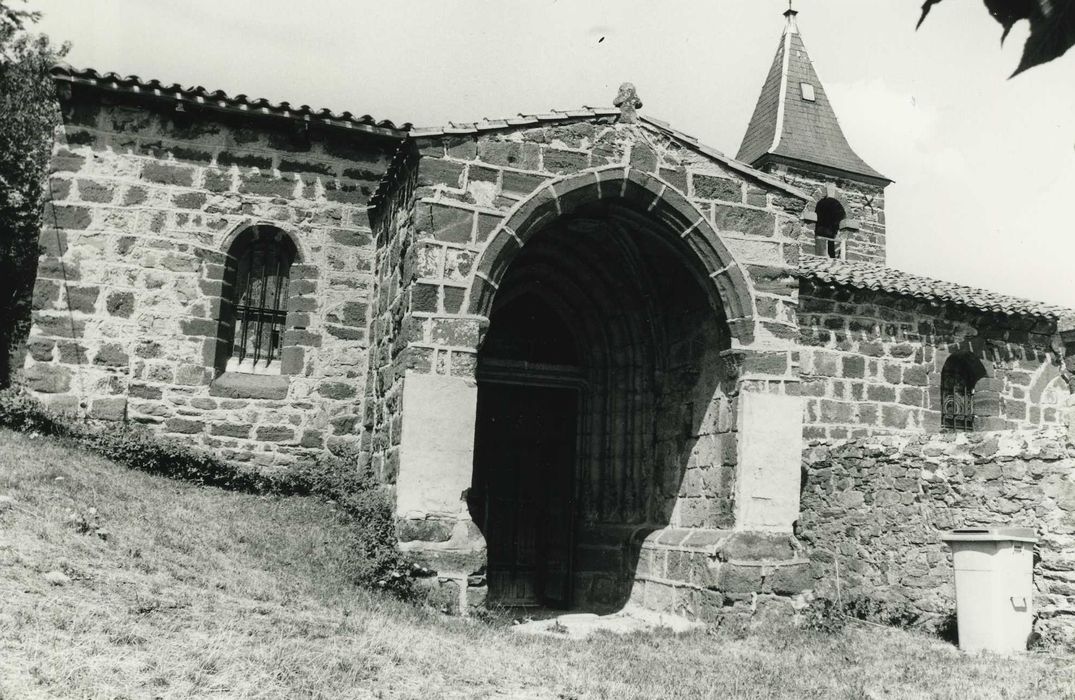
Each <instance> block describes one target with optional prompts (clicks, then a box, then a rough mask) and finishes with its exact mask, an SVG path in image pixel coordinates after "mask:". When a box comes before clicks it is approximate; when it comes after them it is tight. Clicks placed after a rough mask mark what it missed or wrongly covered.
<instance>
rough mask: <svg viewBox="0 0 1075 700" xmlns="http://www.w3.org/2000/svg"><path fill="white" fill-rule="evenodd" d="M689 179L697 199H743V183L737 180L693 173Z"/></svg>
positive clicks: (727, 200)
mask: <svg viewBox="0 0 1075 700" xmlns="http://www.w3.org/2000/svg"><path fill="white" fill-rule="evenodd" d="M691 181H692V182H693V184H694V193H693V196H695V197H697V198H699V199H722V200H724V201H726V202H742V201H743V185H742V183H740V182H738V181H737V180H731V179H728V178H724V177H713V176H712V175H702V174H701V173H694V174H693V175H692V177H691ZM767 235H771V234H767Z"/></svg>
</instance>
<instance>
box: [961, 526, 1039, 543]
mask: <svg viewBox="0 0 1075 700" xmlns="http://www.w3.org/2000/svg"><path fill="white" fill-rule="evenodd" d="M941 541H942V542H1037V541H1038V537H1037V531H1036V530H1035V529H1034V528H1032V527H1008V526H1004V525H987V526H983V527H964V528H960V529H958V530H951V531H949V532H946V533H944V534H943V535H941Z"/></svg>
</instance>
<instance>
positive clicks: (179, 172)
mask: <svg viewBox="0 0 1075 700" xmlns="http://www.w3.org/2000/svg"><path fill="white" fill-rule="evenodd" d="M142 179H143V180H149V181H150V182H157V183H160V184H162V185H177V186H179V187H190V186H191V185H193V184H194V169H193V168H189V167H185V166H181V165H168V164H166V163H161V162H158V161H149V162H147V163H146V164H145V165H144V166H143V167H142Z"/></svg>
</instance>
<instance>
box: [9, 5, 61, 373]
mask: <svg viewBox="0 0 1075 700" xmlns="http://www.w3.org/2000/svg"><path fill="white" fill-rule="evenodd" d="M37 18H38V14H37V13H35V12H29V11H26V10H23V9H18V8H16V7H13V6H11V4H10V3H9V2H5V0H0V386H4V385H6V384H7V383H8V382H9V381H10V374H11V365H12V362H11V358H12V355H13V354H14V353H15V352H16V349H17V348H18V346H19V345H20V344H21V341H22V340H23V339H24V338H25V336H26V333H27V332H28V330H29V314H30V301H31V298H32V295H33V285H34V277H35V276H36V272H37V255H38V248H37V240H38V233H39V230H40V220H41V211H42V207H43V206H44V202H45V199H46V197H45V176H46V173H47V168H48V163H49V157H50V154H51V149H52V133H53V129H54V127H55V125H56V123H57V120H58V113H57V108H56V101H55V91H54V88H53V84H52V80H51V78H50V77H49V71H50V69H51V68H52V66H53V65H54V64H55V63H56V61H57V60H59V58H60V57H61V56H62V55H63V54H64V53H66V47H60V48H56V47H53V46H52V45H51V44H50V43H49V40H48V38H47V37H45V36H41V35H34V34H31V33H29V32H28V31H27V26H28V25H30V24H32V23H33V22H34V21H36V20H37Z"/></svg>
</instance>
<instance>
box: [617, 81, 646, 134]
mask: <svg viewBox="0 0 1075 700" xmlns="http://www.w3.org/2000/svg"><path fill="white" fill-rule="evenodd" d="M612 104H613V106H616V107H619V108H620V121H621V122H623V123H624V124H636V123H638V112H637V111H636V110H638V109H641V108H642V100H640V99H639V97H638V93H637V92H635V86H634V84H632V83H624V84H623V85H620V91H619V92H618V93H616V99H615V100H613V102H612Z"/></svg>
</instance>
